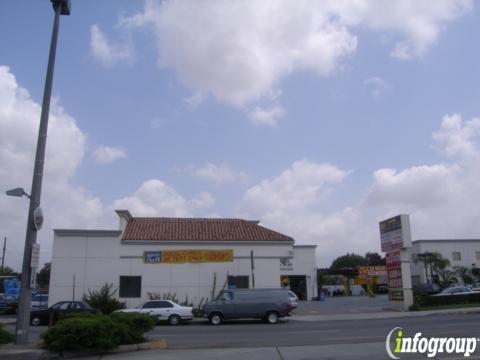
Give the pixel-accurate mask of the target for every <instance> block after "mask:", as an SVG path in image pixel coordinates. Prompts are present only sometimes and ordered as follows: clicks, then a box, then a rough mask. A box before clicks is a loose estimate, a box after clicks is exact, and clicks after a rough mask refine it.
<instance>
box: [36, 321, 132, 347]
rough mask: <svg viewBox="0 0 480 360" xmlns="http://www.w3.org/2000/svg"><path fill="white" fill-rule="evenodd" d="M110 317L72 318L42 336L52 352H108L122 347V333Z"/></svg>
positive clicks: (61, 322)
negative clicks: (89, 350)
mask: <svg viewBox="0 0 480 360" xmlns="http://www.w3.org/2000/svg"><path fill="white" fill-rule="evenodd" d="M122 331H124V329H123V328H118V326H116V324H115V323H114V322H113V321H112V319H111V318H110V317H109V316H106V315H89V316H71V317H66V318H64V319H62V320H60V321H59V322H58V323H57V324H56V325H55V326H52V327H51V328H49V329H48V330H47V331H46V332H44V333H42V334H41V337H42V339H43V341H44V344H45V347H46V348H47V349H48V350H51V351H65V350H83V349H93V350H100V351H107V350H111V349H115V348H116V347H118V345H120V338H121V332H122Z"/></svg>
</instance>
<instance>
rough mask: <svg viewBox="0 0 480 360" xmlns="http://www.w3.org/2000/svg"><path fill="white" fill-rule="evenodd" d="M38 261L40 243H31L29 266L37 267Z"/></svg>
mask: <svg viewBox="0 0 480 360" xmlns="http://www.w3.org/2000/svg"><path fill="white" fill-rule="evenodd" d="M39 263H40V244H37V243H35V244H33V246H32V258H31V260H30V267H31V268H36V269H38V265H39Z"/></svg>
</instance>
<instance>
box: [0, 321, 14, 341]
mask: <svg viewBox="0 0 480 360" xmlns="http://www.w3.org/2000/svg"><path fill="white" fill-rule="evenodd" d="M12 341H13V335H12V334H11V333H10V332H9V331H8V330H7V329H5V326H4V325H3V324H2V323H0V344H7V343H9V342H12Z"/></svg>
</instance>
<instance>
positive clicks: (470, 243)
mask: <svg viewBox="0 0 480 360" xmlns="http://www.w3.org/2000/svg"><path fill="white" fill-rule="evenodd" d="M428 252H430V253H433V252H436V253H439V254H441V255H442V258H444V259H448V260H449V261H450V268H455V267H460V266H464V267H466V268H468V269H471V268H472V267H480V239H449V240H415V241H412V259H413V261H412V265H411V266H412V283H413V284H417V283H426V282H427V275H426V271H425V265H424V264H423V262H421V261H418V260H417V261H415V260H416V259H417V255H418V254H424V253H428ZM427 273H428V277H429V279H428V280H430V273H429V271H428V269H427Z"/></svg>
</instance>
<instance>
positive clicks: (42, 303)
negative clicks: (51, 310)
mask: <svg viewBox="0 0 480 360" xmlns="http://www.w3.org/2000/svg"><path fill="white" fill-rule="evenodd" d="M30 307H31V309H32V310H41V309H46V308H48V294H36V295H33V296H32V302H31V305H30Z"/></svg>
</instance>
